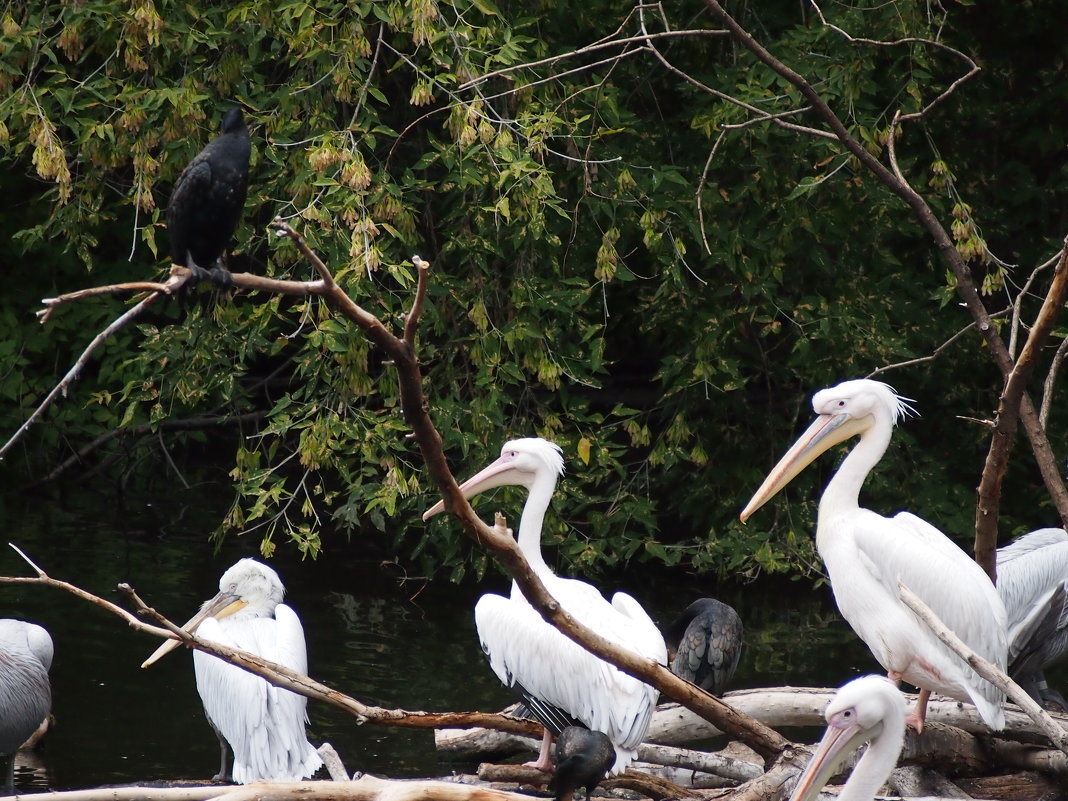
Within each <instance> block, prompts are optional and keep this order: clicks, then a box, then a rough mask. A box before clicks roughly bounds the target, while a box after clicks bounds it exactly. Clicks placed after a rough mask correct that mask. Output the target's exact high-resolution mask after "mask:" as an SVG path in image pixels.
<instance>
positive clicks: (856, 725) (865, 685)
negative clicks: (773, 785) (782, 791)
mask: <svg viewBox="0 0 1068 801" xmlns="http://www.w3.org/2000/svg"><path fill="white" fill-rule="evenodd" d="M823 714H824V717H825V718H826V719H827V731H826V732H825V733H824V735H823V739H822V740H820V741H819V744H818V745H817V746H816V750H815V752H814V753H813V754H812V759H811V761H810V762H809V763H808V766H807V767H806V768H805V771H804V773H802V774H801V777H800V778H799V779H798V780H797V785H796V786H795V787H794V792H793V795H791V796H790V801H810V799H814V798H816V797H818V796H819V792H820V788H822V787H823V786H824V785H825V784H826V783H827V781H828V780H829V779H830V778H831V776H833V775H834V774H835V772H836V771H837V769H838V766H839V765H840V764H841V763H842V762H843V761H844V760H845V758H846V757H848V756H849V755H850V754H851V753H853V751H854V750H856V749H857V748H860V746H861V745H863V744H864V743H868V748H867V750H866V751H865V752H864V756H862V757H861V758H860V761H859V762H857V766H856V767H855V768H853V773H852V775H850V777H849V781H847V782H846V784H845V787H843V788H842V791H841V792H840V793H839V794H838V801H872V798H874V797H875V792H876V790H878V789H879V788H880V787H882V786H883V783H884V782H885V781H886V778H887V777H888V776H889V775H890V771H892V770H893V769H894V765H896V764H897V758H898V756H899V755H900V753H901V746H902V745H904V743H905V698H904V697H903V696H902V695H901V692H900V691H899V690H898V689H897V687H895V686H894V685H893V683H892V682H891V681H890V680H889V679H886V678H884V677H882V676H861V677H860V678H859V679H853V681H851V682H849V683H848V684H843V685H842V687H841V689H840V690H838V692H837V693H835V696H834V698H832V699H831V702H830V703H829V704H828V705H827V709H826V711H825V712H824V713H823Z"/></svg>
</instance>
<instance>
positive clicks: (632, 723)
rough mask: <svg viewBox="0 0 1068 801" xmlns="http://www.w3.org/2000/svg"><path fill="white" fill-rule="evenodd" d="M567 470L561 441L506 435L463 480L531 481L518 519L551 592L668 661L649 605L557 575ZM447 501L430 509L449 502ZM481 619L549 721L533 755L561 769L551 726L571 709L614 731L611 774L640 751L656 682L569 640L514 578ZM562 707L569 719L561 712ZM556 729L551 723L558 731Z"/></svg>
mask: <svg viewBox="0 0 1068 801" xmlns="http://www.w3.org/2000/svg"><path fill="white" fill-rule="evenodd" d="M563 472H564V460H563V458H562V457H561V455H560V447H559V446H558V445H556V444H554V443H552V442H548V441H547V440H544V439H540V438H527V439H516V440H512V441H511V442H506V443H505V444H504V447H503V448H502V449H501V456H500V458H499V459H497V460H496V461H495V462H493V464H491V465H489V466H488V467H486V468H485V469H484V470H482V471H481V472H480V473H478V474H477V475H475V476H472V477H471V478H469V479H468V480H467V481H465V482H464V483H463V484H461V485H460V489H461V491H462V492H463V494H464V497H467V498H470V497H472V496H474V495H477V494H478V493H480V492H485V491H486V490H488V489H491V488H493V487H502V486H515V485H518V486H523V487H526V488H527V490H528V495H527V502H526V504H525V505H524V506H523V515H522V517H521V518H520V521H519V535H518V539H519V548H520V550H521V551H522V552H523V555H524V556H525V557H526V560H527V562H528V563H529V564H530V567H531V569H532V570H533V571H534V572H535V573H537V574H538V577H539V578H540V579H541V580H542V582H543V583H544V584H545V587H546V589H547V590H548V591H549V593H550V594H551V595H552V596H553V597H554V598H555V599H556V600H557V601H559V602H560V605H561V606H562V607H563V608H564V609H566V610H567V611H568V612H569V613H571V615H572V616H574V617H575V619H576V620H579V621H580V622H582V623H583V624H584V625H586V626H588V627H589V628H591V629H593V630H594V631H596V632H597V633H598V634H600V635H601V636H602V637H605V638H606V639H609V640H611V641H613V642H615V643H617V644H619V645H622V646H624V647H626V648H629V649H631V650H632V651H634V652H635V653H637V654H638V655H640V656H644V657H645V658H647V659H653V660H655V661H657V662H659V663H660V664H665V663H666V662H667V649H666V648H665V646H664V638H663V636H661V634H660V631H659V630H658V629H657V627H656V624H655V623H653V621H652V619H651V618H650V617H649V615H648V614H646V612H645V610H644V609H642V607H641V605H640V604H639V603H638V602H637V601H636V600H634V599H633V598H632V597H631V596H629V595H627V594H626V593H622V592H617V593H616V594H615V595H613V596H612V603H608V601H606V600H605V599H604V597H603V596H602V595H601V593H600V592H599V591H598V590H597V589H596V588H595V587H593V586H591V585H589V584H587V583H585V582H583V581H578V580H577V579H567V578H561V577H559V576H557V575H556V574H555V573H553V572H552V570H550V569H549V566H548V565H547V564H545V560H544V559H543V558H542V555H541V526H542V521H543V520H544V519H545V512H546V510H547V509H548V508H549V502H550V501H551V500H552V495H553V490H554V489H555V488H556V480H557V477H558V476H560V475H562V474H563ZM444 508H445V507H444V503H443V502H441V501H439V502H438V503H436V504H435V505H434V506H432V507H431V508H430V509H428V510H427V512H426V513H425V514H424V515H423V519H424V520H426V519H427V518H429V517H431V516H432V515H435V514H437V513H438V512H440V511H442V510H443V509H444ZM475 627H476V628H477V630H478V636H479V639H480V640H481V642H482V649H483V650H484V651H485V652H486V656H487V657H488V658H489V663H490V667H491V668H493V672H494V673H496V674H497V677H498V678H499V679H500V680H501V681H502V682H503V683H504V684H505V685H506V686H508V687H513V688H515V689H516V690H517V691H518V692H519V693H520V694H521V695H523V696H524V697H525V698H526V699H527V702H528V706H529V707H530V709H531V711H532V712H534V714H535V716H536V717H537V718H538V720H539V721H540V722H541V723H542V725H544V726H545V727H546V731H545V737H544V738H543V740H542V748H541V752H540V753H539V755H538V759H537V761H536V762H534V763H533V764H534V765H536V766H537V767H539V768H541V769H542V770H545V771H548V770H551V769H552V763H551V761H550V759H549V749H550V746H551V744H552V734H553V733H555V734H559V733H560V730H561V729H562V728H563V726H566V725H567V721H566V718H567V717H572V718H574V719H576V720H578V721H580V722H581V723H582V724H584V725H586V726H588V727H589V728H591V729H593V730H595V731H599V732H603V733H604V734H607V735H608V737H609V739H610V740H611V741H612V745H613V746H614V747H615V751H616V759H615V764H614V765H613V766H612V773H619V772H621V771H623V770H624V769H625V768H626V767H627V765H628V764H629V763H630V761H631V760H632V759H633V758H634V756H635V753H636V749H637V747H638V745H639V744H641V742H642V740H643V738H644V737H645V733H646V731H647V730H648V728H649V721H650V718H651V716H652V713H653V710H654V709H655V707H656V700H657V691H656V690H655V689H654V688H653V687H650V686H649V685H648V684H645V683H644V682H642V681H639V680H638V679H636V678H634V677H633V676H629V675H627V674H626V673H624V672H622V671H621V670H619V669H618V668H616V667H614V666H612V665H609V664H608V663H607V662H604V661H603V660H601V659H598V658H597V657H595V656H594V655H593V654H591V653H590V652H589V651H587V650H586V649H584V648H583V647H582V646H580V645H578V644H577V643H575V642H573V641H572V640H570V639H568V638H567V637H566V636H564V635H563V634H561V633H560V632H559V631H558V630H557V629H556V628H555V627H553V626H552V625H550V624H549V623H547V622H546V621H545V620H544V619H543V618H542V617H541V615H540V614H538V612H536V611H535V610H534V608H533V607H532V606H530V604H529V603H527V600H526V598H524V597H523V593H522V591H521V590H520V589H519V587H518V585H516V584H515V582H513V583H512V592H511V596H510V597H508V598H505V597H503V596H500V595H492V594H490V595H483V596H482V597H481V598H480V599H479V601H478V603H477V604H476V606H475ZM546 705H548V706H549V707H555V708H556V709H555V711H562V712H564V713H565V714H564V715H563V716H557V717H562V718H564V719H563V720H562V721H559V720H557V719H556V718H555V717H553V716H552V714H551V713H552V712H553V711H554V710H552V709H549V710H546V709H545V706H546ZM550 730H552V731H551V732H550Z"/></svg>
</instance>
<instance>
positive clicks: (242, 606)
mask: <svg viewBox="0 0 1068 801" xmlns="http://www.w3.org/2000/svg"><path fill="white" fill-rule="evenodd" d="M284 594H285V588H284V587H283V586H282V581H281V579H279V578H278V574H277V573H275V572H274V571H273V570H272V569H271V568H269V567H267V566H266V565H263V564H260V563H259V562H257V561H256V560H254V559H242V560H241V561H239V562H238V563H237V564H235V565H234V566H233V567H231V568H230V569H229V570H227V571H226V572H225V573H223V575H222V578H221V579H219V594H218V595H216V596H215V597H214V598H212V599H211V600H209V601H206V602H205V603H204V605H203V606H202V607H201V608H200V612H198V613H197V614H196V615H195V616H194V617H193V618H192V619H191V620H190V621H189V622H188V623H186V624H185V626H184V627H183V628H185V629H186V631H189V632H196V634H197V636H199V637H202V638H203V639H205V640H211V641H213V642H217V643H220V644H222V645H226V646H229V647H231V648H240V649H241V650H243V651H248V652H249V653H253V654H257V655H258V656H262V657H264V658H265V659H269V660H271V661H272V662H277V663H278V664H280V665H285V666H286V667H288V668H290V669H292V670H295V671H297V672H298V673H307V672H308V652H307V650H306V648H305V645H304V629H303V628H302V627H301V625H300V618H298V617H297V613H296V612H294V611H293V610H292V609H290V608H289V607H288V606H286V605H285V604H284V603H282V596H283V595H284ZM179 644H180V643H179V641H178V640H167V641H166V642H165V643H164V644H163V645H161V646H160V647H159V648H158V649H156V651H155V653H153V654H152V656H150V657H149V658H148V659H146V660H145V661H144V663H143V664H142V665H141V667H148V666H149V665H151V664H152V663H153V662H155V661H156V660H157V659H159V658H160V657H161V656H163V655H164V654H166V653H168V652H169V651H172V650H173V649H175V648H177V647H178V645H179ZM193 668H194V671H195V672H196V677H197V692H199V693H200V699H201V700H202V701H203V702H204V714H205V715H207V718H208V723H210V724H211V726H212V728H213V729H215V733H216V734H217V735H218V736H219V745H220V747H221V749H222V767H221V769H220V770H219V774H218V775H217V776H215V779H216V780H220V779H225V778H226V777H227V772H226V762H227V744H229V747H230V748H231V749H232V750H233V753H234V769H233V780H234V781H235V782H237V783H239V784H248V783H249V782H254V781H259V780H261V779H266V780H274V781H300V780H301V779H304V778H306V777H308V776H311V775H312V774H313V773H315V771H316V770H318V769H319V767H320V766H321V765H322V764H323V761H322V758H321V757H320V756H319V754H318V752H317V751H316V750H315V748H314V747H313V746H312V744H311V743H309V742H308V738H307V736H306V734H305V732H304V727H305V726H306V725H307V723H308V710H307V705H308V699H307V698H305V697H304V696H303V695H297V694H296V693H293V692H290V691H289V690H284V689H282V688H281V687H275V686H274V685H273V684H271V683H270V682H268V681H266V680H265V679H262V678H260V677H259V676H256V675H254V674H252V673H249V672H248V671H246V670H242V669H241V668H239V667H237V666H236V665H231V664H229V663H228V662H224V661H223V660H221V659H219V658H217V657H215V656H212V655H211V654H208V653H204V652H203V651H194V652H193Z"/></svg>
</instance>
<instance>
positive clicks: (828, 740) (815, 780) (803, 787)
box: [790, 723, 883, 801]
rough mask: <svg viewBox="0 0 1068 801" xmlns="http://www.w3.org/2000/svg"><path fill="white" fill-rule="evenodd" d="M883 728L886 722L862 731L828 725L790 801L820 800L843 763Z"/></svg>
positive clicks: (857, 728) (855, 728)
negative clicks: (828, 783)
mask: <svg viewBox="0 0 1068 801" xmlns="http://www.w3.org/2000/svg"><path fill="white" fill-rule="evenodd" d="M882 727H883V724H882V723H878V724H876V725H875V726H873V727H871V728H869V729H862V728H861V727H860V726H857V725H856V724H854V725H851V726H846V727H844V728H842V727H838V726H828V727H827V731H825V732H824V733H823V739H821V740H820V741H819V744H818V745H817V746H816V750H815V751H814V752H813V753H812V759H811V760H810V761H809V763H808V765H807V766H806V767H805V770H804V772H803V773H802V774H801V776H800V778H798V780H797V785H796V786H795V787H794V792H793V794H792V795H791V796H790V801H812V799H815V798H817V797H818V796H819V794H820V790H821V789H822V788H823V786H824V785H825V784H827V782H829V781H830V780H831V777H832V776H834V774H835V773H836V772H837V771H838V767H839V765H841V763H842V761H843V760H844V759H845V758H846V757H847V756H848V755H849V754H851V753H853V751H855V750H856V749H858V748H860V746H862V745H863V744H864V743H866V742H869V741H871V740H873V739H875V738H876V737H878V736H879V733H880V732H881V731H882Z"/></svg>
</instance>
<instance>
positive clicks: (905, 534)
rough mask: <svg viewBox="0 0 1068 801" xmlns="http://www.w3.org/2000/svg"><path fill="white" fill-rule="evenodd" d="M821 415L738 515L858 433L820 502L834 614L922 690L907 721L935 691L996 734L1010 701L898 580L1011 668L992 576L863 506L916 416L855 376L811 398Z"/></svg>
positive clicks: (819, 533) (898, 675) (891, 672)
mask: <svg viewBox="0 0 1068 801" xmlns="http://www.w3.org/2000/svg"><path fill="white" fill-rule="evenodd" d="M812 408H813V409H814V410H815V412H816V414H817V415H818V416H817V418H816V419H815V420H814V421H813V423H812V425H810V426H809V428H808V430H807V431H805V433H804V434H802V435H801V437H800V439H798V440H797V442H796V443H794V445H793V447H791V448H790V450H789V451H787V453H786V455H785V456H783V457H782V459H781V460H780V461H779V463H778V464H777V465H776V466H775V467H774V469H772V471H771V473H770V474H769V475H768V477H767V478H766V479H765V480H764V483H763V484H762V485H761V486H760V489H758V490H757V491H756V494H755V495H754V496H753V498H752V500H750V501H749V503H748V504H747V505H746V507H745V509H744V510H742V514H741V519H742V520H743V521H744V520H746V518H748V517H749V516H750V515H751V514H753V512H755V511H756V510H757V509H759V508H760V507H761V506H763V505H764V504H765V503H766V502H767V501H768V499H769V498H771V497H772V496H773V495H775V493H777V492H778V491H779V490H780V489H782V488H783V487H784V486H786V485H787V484H788V483H789V482H790V480H791V479H792V478H793V477H794V476H796V475H797V474H798V473H800V472H801V470H803V469H804V468H805V466H806V465H808V464H809V463H810V462H812V461H813V460H814V459H815V458H816V457H817V456H819V455H820V454H821V453H823V452H824V451H826V450H827V449H828V448H830V447H831V446H833V445H836V444H838V443H839V442H844V441H845V440H846V439H848V438H850V437H853V436H856V435H859V436H860V442H858V443H857V445H856V447H854V448H853V450H852V451H850V453H849V455H848V456H847V457H846V458H845V460H844V461H843V462H842V464H841V466H840V467H839V468H838V472H837V473H835V475H834V477H833V478H832V479H831V481H830V483H828V484H827V489H826V490H824V492H823V497H822V498H821V499H820V506H819V515H818V519H817V524H816V550H817V551H819V554H820V556H821V557H822V558H823V563H824V565H826V567H827V574H828V576H829V577H830V580H831V589H832V590H833V591H834V598H835V601H836V602H837V603H838V610H839V611H840V612H841V613H842V617H844V618H845V619H846V620H847V621H848V622H849V625H850V626H852V627H853V631H855V632H856V633H857V636H859V637H860V639H862V640H863V641H864V642H865V644H866V645H867V646H868V648H869V649H871V652H872V654H873V655H874V656H875V658H876V659H877V660H878V662H879V664H880V665H882V666H883V668H884V669H885V670H886V671H887V675H888V676H889V677H890V679H892V680H893V681H895V682H896V681H900V680H901V679H904V680H905V681H907V682H909V683H910V684H914V685H915V686H917V687H919V688H920V695H919V699H918V700H917V702H916V708H915V710H914V711H913V713H912V714H911V715H909V719H908V722H909V723H910V724H911V725H912V726H914V727H915V728H916V729H917V731H919V730H922V729H923V720H924V716H925V715H926V712H927V699H928V698H929V696H930V694H931V693H932V692H938V693H942V694H943V695H948V696H950V697H951V698H956V699H957V700H958V701H971V703H973V704H975V706H976V707H977V708H978V710H979V714H980V715H981V716H982V718H983V720H984V721H986V724H987V725H988V726H990V728H991V729H994V730H995V731H997V730H1000V729H1001V728H1002V727H1003V726H1004V725H1005V716H1004V713H1003V711H1002V709H1001V705H1002V702H1003V701H1004V700H1005V696H1004V694H1003V693H1002V692H1001V691H1000V690H998V689H997V688H996V687H994V686H993V685H992V684H990V683H988V682H987V681H985V680H984V679H982V678H980V676H979V675H978V674H977V673H976V672H975V671H973V670H972V669H971V668H970V667H969V666H968V664H967V663H966V662H965V661H964V660H962V659H961V658H960V657H959V656H957V655H956V654H955V653H954V652H953V651H952V650H950V649H949V648H948V647H947V646H946V645H944V644H943V643H942V642H941V640H939V639H938V638H937V637H935V635H934V634H933V633H932V632H931V631H930V629H928V628H927V626H926V625H925V624H924V623H923V621H921V620H920V619H919V618H918V617H917V616H916V615H915V614H914V613H913V612H912V611H911V610H910V609H909V608H908V607H906V606H905V604H904V603H903V602H902V601H901V598H900V597H899V595H898V581H899V580H900V581H902V582H904V584H905V586H907V587H908V588H909V589H910V590H912V591H913V592H914V593H916V595H918V596H919V597H920V598H921V599H923V601H924V603H926V604H927V606H929V607H930V608H931V609H932V610H933V611H934V613H935V614H936V615H937V616H938V617H939V618H940V619H941V620H942V622H943V623H945V624H946V626H948V627H949V629H950V630H951V631H953V632H954V633H955V634H956V635H957V636H958V637H960V638H961V639H962V640H963V641H964V642H965V643H966V644H967V645H968V646H969V647H970V648H971V649H972V650H973V651H975V652H976V653H978V654H979V655H980V656H982V657H983V658H985V659H987V660H989V661H990V662H992V663H994V664H995V665H997V666H998V667H999V668H1000V669H1001V670H1004V669H1005V660H1006V650H1007V646H1006V634H1005V607H1004V606H1003V605H1002V603H1001V599H1000V598H998V594H997V591H996V590H995V589H994V585H993V584H992V583H991V582H990V579H989V578H988V577H987V575H986V573H984V572H983V570H982V568H980V567H979V565H977V564H976V563H975V561H974V560H972V559H971V558H969V557H968V555H967V554H966V553H964V551H962V550H961V549H960V548H958V547H957V546H956V545H955V544H954V543H953V542H951V541H950V540H949V539H948V538H947V537H946V536H945V535H944V534H942V532H940V531H939V530H938V529H936V528H935V527H934V526H932V525H931V524H930V523H928V522H926V521H925V520H922V519H921V518H919V517H916V515H913V514H910V513H908V512H899V513H898V514H896V515H894V516H893V517H883V516H882V515H878V514H876V513H875V512H872V511H869V510H867V509H862V508H860V505H859V501H858V497H859V494H860V487H861V485H862V484H863V483H864V479H865V478H866V477H867V475H868V473H869V472H870V471H871V469H872V468H873V467H875V465H876V464H878V462H879V459H881V458H882V455H883V454H884V453H885V452H886V448H887V446H888V445H889V444H890V435H891V433H892V432H893V428H894V424H895V423H896V422H897V420H898V418H900V417H901V416H902V415H903V414H905V413H906V412H909V411H911V409H910V408H909V407H908V406H907V405H906V404H905V402H904V400H903V399H902V398H900V397H898V396H897V395H896V394H894V391H893V390H892V389H891V388H890V387H889V386H887V385H886V384H883V383H882V382H880V381H872V380H870V379H863V378H862V379H858V380H855V381H845V382H843V383H841V384H839V385H838V386H836V387H831V388H830V389H823V390H820V391H819V392H817V393H816V394H815V395H814V396H813V398H812Z"/></svg>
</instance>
